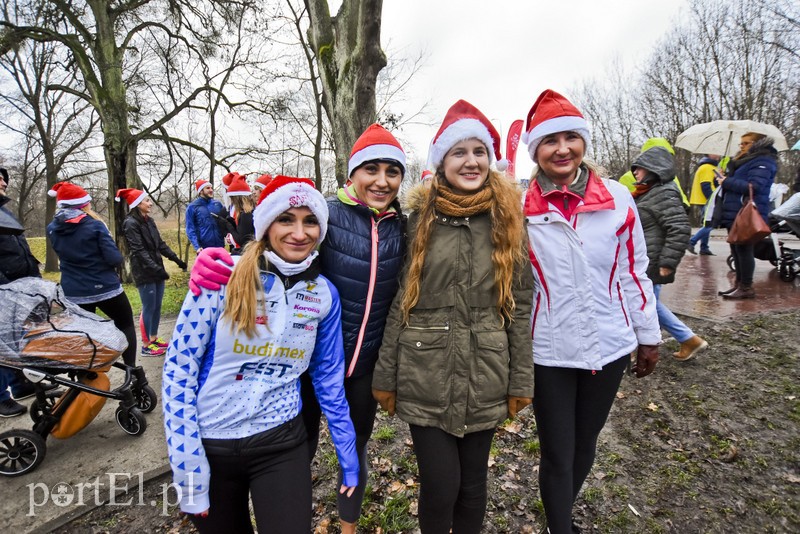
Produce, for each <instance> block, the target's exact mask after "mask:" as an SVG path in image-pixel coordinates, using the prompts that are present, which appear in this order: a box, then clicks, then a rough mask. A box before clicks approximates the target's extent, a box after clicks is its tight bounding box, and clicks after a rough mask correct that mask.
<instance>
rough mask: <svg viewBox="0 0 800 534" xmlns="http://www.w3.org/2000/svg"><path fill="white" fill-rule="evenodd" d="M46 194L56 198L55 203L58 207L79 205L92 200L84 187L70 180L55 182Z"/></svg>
mask: <svg viewBox="0 0 800 534" xmlns="http://www.w3.org/2000/svg"><path fill="white" fill-rule="evenodd" d="M47 195H48V196H51V197H53V198H55V199H56V205H57V206H58V207H65V206H75V207H79V206H84V205H86V204H88V203H89V202H91V201H92V197H91V195H89V193H87V192H86V190H85V189H84V188H82V187H81V186H79V185H76V184H73V183H72V182H58V183H56V184H55V185H54V186H53V187H52V189H50V191H48V192H47Z"/></svg>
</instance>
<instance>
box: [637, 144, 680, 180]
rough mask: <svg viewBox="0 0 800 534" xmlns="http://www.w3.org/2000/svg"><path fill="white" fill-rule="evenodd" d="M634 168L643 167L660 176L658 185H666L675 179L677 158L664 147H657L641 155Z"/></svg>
mask: <svg viewBox="0 0 800 534" xmlns="http://www.w3.org/2000/svg"><path fill="white" fill-rule="evenodd" d="M634 167H641V168H642V169H645V170H648V171H650V172H651V173H653V174H655V175H656V176H658V183H660V184H666V183H669V182H671V181H672V180H673V179H674V178H675V158H673V157H672V154H670V153H669V150H667V149H666V148H664V147H661V146H656V147H653V148H651V149H649V150H646V151H645V152H642V153H641V154H639V155H638V156H637V157H636V159H635V160H633V163H631V170H633V169H634Z"/></svg>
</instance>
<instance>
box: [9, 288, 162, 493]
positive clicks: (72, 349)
mask: <svg viewBox="0 0 800 534" xmlns="http://www.w3.org/2000/svg"><path fill="white" fill-rule="evenodd" d="M0 298H1V299H2V302H3V305H2V307H0V367H2V368H4V369H11V370H14V371H18V372H21V373H22V374H23V375H24V376H25V377H26V378H27V379H28V380H30V381H31V382H32V383H33V384H34V388H35V393H36V399H35V400H34V401H33V403H32V404H31V407H30V416H31V419H33V430H25V429H12V430H8V431H6V432H3V433H0V475H4V476H9V477H14V476H20V475H24V474H25V473H29V472H31V471H33V470H34V469H36V467H38V466H39V464H41V463H42V461H43V460H44V458H45V453H46V444H45V440H46V439H47V437H48V436H49V435H51V434H52V435H53V436H55V437H58V438H68V437H70V436H72V435H74V434H75V433H77V432H78V431H80V430H81V429H83V428H84V427H85V426H86V425H88V424H89V423H90V422H91V421H92V420H93V419H94V417H95V416H97V414H98V413H99V412H100V409H101V408H102V406H103V404H104V403H105V401H106V399H114V400H117V401H119V407H118V408H117V410H116V413H115V417H116V421H117V423H118V424H119V426H120V427H121V428H122V430H124V431H125V432H126V433H128V434H130V435H132V436H138V435H141V434H142V433H144V431H145V429H146V428H147V420H146V419H145V417H144V415H142V414H143V413H148V412H152V411H153V410H154V409H155V407H156V404H157V402H158V399H157V397H156V393H155V391H153V388H151V387H150V386H149V385H148V384H147V378H146V377H145V373H144V370H143V369H142V368H141V367H129V366H127V365H124V364H122V363H120V362H117V359H118V358H119V357H120V355H121V354H122V351H124V350H125V348H126V347H127V346H128V344H127V340H126V339H125V336H124V335H123V334H122V332H120V331H119V330H117V329H116V328H115V327H114V323H112V322H111V321H109V320H105V319H101V318H100V317H98V316H97V315H95V314H93V313H89V312H87V311H85V310H83V309H82V308H80V307H79V306H77V305H75V304H73V303H71V302H69V301H68V300H66V298H64V294H63V291H62V290H61V286H59V285H58V284H56V283H54V282H50V281H47V280H42V279H40V278H21V279H19V280H15V281H14V282H11V283H9V284H5V285H3V286H0ZM112 368H116V369H120V370H121V371H122V372H123V373H124V379H123V381H122V384H121V385H119V386H118V387H116V388H114V389H111V387H110V381H109V380H108V378H107V373H108V371H110V370H111V369H112ZM45 384H56V385H60V386H64V387H65V388H66V390H64V391H63V394H62V392H60V391H45V387H44V385H45Z"/></svg>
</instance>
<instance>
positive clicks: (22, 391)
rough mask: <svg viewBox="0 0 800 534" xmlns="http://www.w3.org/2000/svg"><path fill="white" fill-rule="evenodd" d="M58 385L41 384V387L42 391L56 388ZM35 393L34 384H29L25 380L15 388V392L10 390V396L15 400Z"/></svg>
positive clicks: (26, 397) (23, 398)
mask: <svg viewBox="0 0 800 534" xmlns="http://www.w3.org/2000/svg"><path fill="white" fill-rule="evenodd" d="M57 387H58V385H56V384H42V389H43V390H44V391H50V390H53V389H56V388H57ZM34 395H36V386H34V385H33V384H31V383H30V382H25V383H24V384H23V385H22V387H21V388H19V389H18V390H17V392H16V393H15V392H14V390H13V389H12V390H11V398H12V399H14V400H15V401H21V400H25V399H28V398H30V397H33V396H34Z"/></svg>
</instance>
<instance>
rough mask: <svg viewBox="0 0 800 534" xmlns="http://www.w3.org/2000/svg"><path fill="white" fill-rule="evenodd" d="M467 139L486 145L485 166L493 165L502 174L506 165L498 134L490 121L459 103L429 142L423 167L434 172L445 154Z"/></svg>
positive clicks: (462, 101) (469, 107) (466, 104)
mask: <svg viewBox="0 0 800 534" xmlns="http://www.w3.org/2000/svg"><path fill="white" fill-rule="evenodd" d="M467 139H477V140H478V141H480V142H482V143H483V144H484V145H486V148H487V149H488V150H489V163H492V162H496V164H495V168H496V169H497V170H498V171H504V170H506V168H507V167H508V161H506V160H504V159H503V156H502V154H501V153H500V134H499V133H498V132H497V129H496V128H495V127H494V125H493V124H492V121H490V120H489V119H487V118H486V115H484V114H483V113H481V111H480V110H479V109H478V108H476V107H475V106H473V105H472V104H470V103H469V102H467V101H466V100H459V101H458V102H456V103H455V104H453V105H452V106H451V107H450V109H448V110H447V114H446V115H445V116H444V120H443V121H442V125H441V126H440V127H439V131H438V132H436V135H435V136H434V137H433V141H431V146H430V149H429V150H428V165H427V167H428V168H429V169H437V168H438V167H439V165H441V164H442V161H443V160H444V157H445V155H446V154H447V152H448V151H449V150H450V149H451V148H453V146H454V145H456V144H457V143H460V142H461V141H466V140H467Z"/></svg>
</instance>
